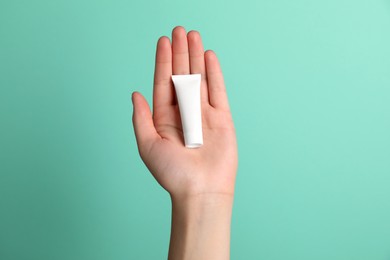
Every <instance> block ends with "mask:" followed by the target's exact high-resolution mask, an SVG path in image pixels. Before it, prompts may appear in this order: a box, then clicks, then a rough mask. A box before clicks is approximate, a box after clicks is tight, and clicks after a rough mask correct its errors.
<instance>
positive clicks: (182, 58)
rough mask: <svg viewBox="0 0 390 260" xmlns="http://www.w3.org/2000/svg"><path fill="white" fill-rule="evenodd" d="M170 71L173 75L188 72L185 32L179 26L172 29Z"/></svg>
mask: <svg viewBox="0 0 390 260" xmlns="http://www.w3.org/2000/svg"><path fill="white" fill-rule="evenodd" d="M172 71H173V74H174V75H181V74H189V73H190V63H189V57H188V42H187V34H186V31H185V29H184V28H183V27H181V26H177V27H175V28H174V29H173V31H172Z"/></svg>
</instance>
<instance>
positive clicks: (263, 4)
mask: <svg viewBox="0 0 390 260" xmlns="http://www.w3.org/2000/svg"><path fill="white" fill-rule="evenodd" d="M176 25H183V26H185V27H186V28H187V29H188V30H190V29H196V30H199V31H200V32H201V34H202V36H203V39H204V45H205V47H206V49H213V50H215V51H216V53H217V54H218V55H219V57H220V61H221V64H222V68H223V71H224V74H225V81H226V84H227V89H228V94H229V99H230V103H231V108H232V112H233V117H234V119H235V124H236V128H237V135H238V143H239V161H240V162H239V172H238V177H237V185H236V197H235V205H234V211H233V223H232V244H231V246H232V247H231V258H232V259H275V260H279V259H280V260H281V259H283V260H284V259H297V260H298V259H299V260H305V259H307V260H312V259H316V260H321V259H324V260H329V259H332V260H348V259H351V260H360V259H362V260H379V259H381V260H384V259H390V134H389V133H390V116H389V114H390V1H388V0H359V1H354V0H330V1H309V0H296V1H290V0H268V1H257V0H251V1H245V0H244V1H221V0H219V1H206V0H200V1H178V0H175V1H168V0H164V1H155V2H153V1H129V0H128V1H120V0H106V1H92V0H89V1H86V0H83V1H80V0H77V1H76V0H67V1H65V0H63V1H44V0H36V1H27V0H26V1H1V2H0V120H1V121H0V133H1V134H0V160H1V162H0V259H4V260H14V259H18V260H22V259H29V260H30V259H39V260H46V259H93V260H98V259H116V260H120V259H165V258H166V256H167V250H168V243H169V231H170V201H169V196H168V194H167V193H166V192H165V191H164V190H163V189H162V188H160V187H159V185H158V184H157V182H156V181H154V179H153V177H152V176H151V175H150V174H149V173H148V171H147V169H146V167H145V166H144V165H143V163H142V161H141V160H140V158H139V156H138V152H137V148H136V144H135V139H134V134H133V130H132V124H131V115H132V106H131V102H130V94H131V92H132V91H134V90H138V91H141V92H142V93H144V95H145V96H146V97H147V99H148V100H149V102H150V101H151V94H152V81H153V68H154V55H155V44H156V41H157V39H158V37H159V36H161V35H170V32H171V29H172V28H173V27H174V26H176Z"/></svg>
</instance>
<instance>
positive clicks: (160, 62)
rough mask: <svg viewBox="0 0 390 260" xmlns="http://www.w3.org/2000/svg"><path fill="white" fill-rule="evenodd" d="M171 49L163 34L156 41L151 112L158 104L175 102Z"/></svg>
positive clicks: (167, 39) (164, 104)
mask: <svg viewBox="0 0 390 260" xmlns="http://www.w3.org/2000/svg"><path fill="white" fill-rule="evenodd" d="M171 75H172V50H171V43H170V40H169V38H168V37H166V36H163V37H161V38H160V39H159V40H158V42H157V49H156V65H155V69H154V88H153V113H154V112H155V111H156V108H158V107H159V106H169V105H173V104H174V103H175V96H174V94H175V92H174V90H173V86H172V82H171Z"/></svg>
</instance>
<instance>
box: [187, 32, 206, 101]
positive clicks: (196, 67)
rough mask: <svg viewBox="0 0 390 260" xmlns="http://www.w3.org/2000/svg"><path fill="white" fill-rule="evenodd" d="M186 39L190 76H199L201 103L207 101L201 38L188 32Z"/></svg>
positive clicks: (194, 33)
mask: <svg viewBox="0 0 390 260" xmlns="http://www.w3.org/2000/svg"><path fill="white" fill-rule="evenodd" d="M187 39H188V51H189V57H190V71H191V74H197V73H199V74H201V78H202V84H201V99H202V102H207V103H208V101H209V97H208V93H207V92H208V91H207V84H206V82H207V81H206V65H205V63H204V49H203V44H202V38H201V37H200V34H199V32H197V31H190V32H189V33H188V35H187Z"/></svg>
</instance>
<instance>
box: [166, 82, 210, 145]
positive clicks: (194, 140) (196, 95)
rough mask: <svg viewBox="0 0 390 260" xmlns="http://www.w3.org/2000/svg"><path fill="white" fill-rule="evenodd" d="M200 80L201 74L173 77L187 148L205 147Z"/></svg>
mask: <svg viewBox="0 0 390 260" xmlns="http://www.w3.org/2000/svg"><path fill="white" fill-rule="evenodd" d="M200 80H201V75H200V74H188V75H172V81H173V84H174V86H175V91H176V96H177V101H178V103H179V110H180V118H181V123H182V127H183V135H184V143H185V146H186V147H187V148H198V147H200V146H202V145H203V133H202V114H201V107H200V82H201V81H200Z"/></svg>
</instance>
